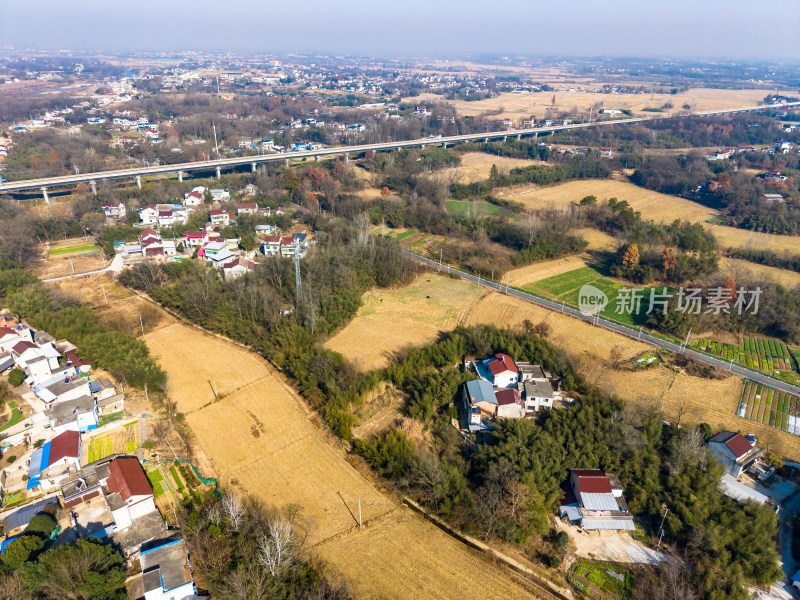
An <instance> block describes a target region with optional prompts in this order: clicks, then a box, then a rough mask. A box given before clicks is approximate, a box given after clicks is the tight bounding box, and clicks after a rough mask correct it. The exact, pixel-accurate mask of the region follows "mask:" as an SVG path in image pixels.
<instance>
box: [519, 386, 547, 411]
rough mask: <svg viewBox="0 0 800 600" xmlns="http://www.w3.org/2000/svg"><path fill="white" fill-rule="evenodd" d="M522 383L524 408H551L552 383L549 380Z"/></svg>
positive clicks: (533, 409) (531, 409) (529, 409)
mask: <svg viewBox="0 0 800 600" xmlns="http://www.w3.org/2000/svg"><path fill="white" fill-rule="evenodd" d="M522 385H523V398H524V400H525V410H528V411H534V412H536V411H538V410H539V409H540V408H553V399H554V398H555V394H554V392H553V384H552V383H550V382H549V381H536V380H531V381H526V382H525V383H524V384H522Z"/></svg>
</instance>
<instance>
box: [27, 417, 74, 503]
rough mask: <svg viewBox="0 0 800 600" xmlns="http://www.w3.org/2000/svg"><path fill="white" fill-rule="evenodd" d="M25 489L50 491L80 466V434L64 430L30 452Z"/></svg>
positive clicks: (42, 491) (35, 491)
mask: <svg viewBox="0 0 800 600" xmlns="http://www.w3.org/2000/svg"><path fill="white" fill-rule="evenodd" d="M28 463H29V467H28V482H27V486H26V487H27V490H28V491H29V492H34V493H46V492H50V491H52V490H54V489H56V488H58V486H60V485H61V482H62V481H63V480H64V479H66V478H67V477H69V475H70V474H71V473H75V472H77V471H78V470H79V469H80V466H81V435H80V433H78V432H77V431H72V430H70V431H64V432H63V433H60V434H59V435H57V436H56V437H54V438H53V439H52V440H50V441H49V442H45V443H44V444H43V445H42V447H41V448H37V449H36V450H34V451H33V453H32V454H31V458H30V460H29V461H28Z"/></svg>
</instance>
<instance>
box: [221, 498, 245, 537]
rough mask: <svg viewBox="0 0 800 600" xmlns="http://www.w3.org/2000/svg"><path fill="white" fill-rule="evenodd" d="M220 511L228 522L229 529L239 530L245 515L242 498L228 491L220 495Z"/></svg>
mask: <svg viewBox="0 0 800 600" xmlns="http://www.w3.org/2000/svg"><path fill="white" fill-rule="evenodd" d="M222 512H223V514H224V515H225V517H226V518H227V519H228V521H229V522H230V526H231V529H232V530H233V531H239V528H240V527H241V526H242V525H243V524H244V519H245V516H246V515H245V510H244V504H243V503H242V499H241V498H240V497H239V496H238V495H237V494H234V493H233V492H228V493H227V494H225V495H224V496H223V497H222Z"/></svg>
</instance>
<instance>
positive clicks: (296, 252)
mask: <svg viewBox="0 0 800 600" xmlns="http://www.w3.org/2000/svg"><path fill="white" fill-rule="evenodd" d="M301 284H302V282H301V281H300V243H299V242H298V243H297V247H296V248H295V249H294V289H295V293H296V294H297V310H298V311H299V310H300V289H301Z"/></svg>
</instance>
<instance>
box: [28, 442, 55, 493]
mask: <svg viewBox="0 0 800 600" xmlns="http://www.w3.org/2000/svg"><path fill="white" fill-rule="evenodd" d="M49 465H50V442H47V443H45V445H44V446H42V447H41V448H39V449H38V450H34V451H33V454H31V466H30V468H29V469H28V485H27V489H29V490H32V489H33V488H35V487H36V486H37V485H39V474H40V473H41V472H42V470H43V469H46V468H47V467H48V466H49Z"/></svg>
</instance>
